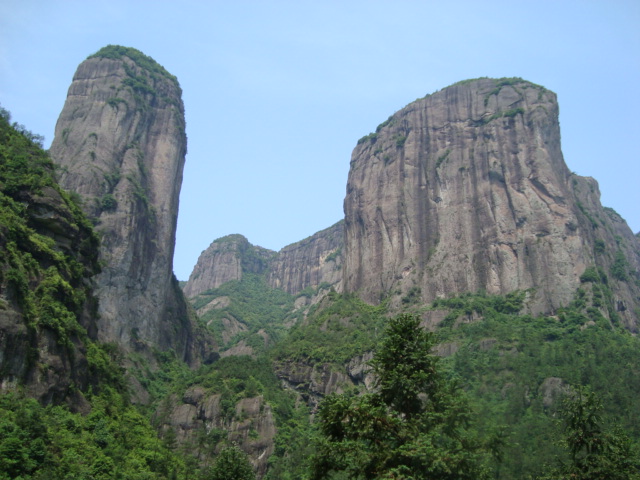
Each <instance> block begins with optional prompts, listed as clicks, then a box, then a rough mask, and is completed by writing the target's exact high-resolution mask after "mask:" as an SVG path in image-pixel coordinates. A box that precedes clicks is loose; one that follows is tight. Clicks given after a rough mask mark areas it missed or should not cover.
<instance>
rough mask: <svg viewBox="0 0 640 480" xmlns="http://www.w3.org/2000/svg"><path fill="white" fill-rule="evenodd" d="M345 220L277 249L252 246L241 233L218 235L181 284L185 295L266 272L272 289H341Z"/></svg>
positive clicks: (298, 290) (296, 291)
mask: <svg viewBox="0 0 640 480" xmlns="http://www.w3.org/2000/svg"><path fill="white" fill-rule="evenodd" d="M343 238H344V222H342V221H340V222H338V223H336V224H335V225H333V226H331V227H329V228H327V229H325V230H322V231H320V232H318V233H315V234H314V235H312V236H310V237H309V238H306V239H305V240H302V241H300V242H297V243H294V244H292V245H288V246H286V247H284V248H283V249H282V250H280V251H279V252H274V251H272V250H267V249H265V248H262V247H257V246H254V245H251V244H250V243H249V241H248V240H247V239H246V238H245V237H243V236H242V235H228V236H226V237H222V238H219V239H218V240H215V241H214V242H212V243H211V245H210V246H209V247H208V248H207V249H206V250H205V251H204V252H202V254H200V257H199V258H198V262H197V263H196V265H195V267H194V269H193V272H192V273H191V275H190V276H189V281H188V282H187V284H186V285H185V287H184V293H185V295H186V296H187V297H188V298H193V297H195V296H196V295H199V294H201V293H203V292H205V291H207V290H209V289H212V288H217V287H219V286H220V285H222V284H223V283H226V282H228V281H230V280H240V279H241V278H242V274H243V272H244V273H257V274H265V275H266V278H267V282H268V283H269V285H270V286H271V287H273V288H279V289H281V290H284V291H285V292H287V293H290V294H292V295H295V294H297V293H300V292H301V291H302V290H304V289H305V288H308V287H312V288H317V287H318V286H320V285H321V284H328V285H331V286H334V288H336V289H340V282H341V280H342V245H343V243H344V240H343Z"/></svg>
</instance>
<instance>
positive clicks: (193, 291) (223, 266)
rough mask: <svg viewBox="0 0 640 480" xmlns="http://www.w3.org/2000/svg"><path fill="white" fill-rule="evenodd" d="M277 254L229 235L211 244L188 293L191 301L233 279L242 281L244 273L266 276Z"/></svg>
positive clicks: (194, 270) (199, 260) (194, 273)
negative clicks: (270, 260)
mask: <svg viewBox="0 0 640 480" xmlns="http://www.w3.org/2000/svg"><path fill="white" fill-rule="evenodd" d="M274 254H275V252H273V251H271V250H267V249H266V248H262V247H256V246H254V245H251V244H250V243H249V241H248V240H247V239H246V238H245V237H243V236H242V235H238V234H235V235H227V236H226V237H222V238H219V239H217V240H214V241H213V242H211V245H209V247H208V248H207V249H206V250H205V251H203V252H202V253H201V254H200V257H199V258H198V262H197V263H196V265H195V267H194V268H193V271H192V272H191V275H190V276H189V281H188V282H187V284H186V285H185V286H184V289H183V290H184V294H185V295H186V296H187V297H189V298H191V297H195V296H196V295H199V294H201V293H203V292H206V291H207V290H210V289H212V288H218V287H219V286H220V285H222V284H223V283H226V282H229V281H231V280H240V279H241V278H242V273H243V272H247V273H264V271H265V269H266V266H267V263H268V261H269V259H270V258H271V257H272V256H273V255H274Z"/></svg>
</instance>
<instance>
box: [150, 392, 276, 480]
mask: <svg viewBox="0 0 640 480" xmlns="http://www.w3.org/2000/svg"><path fill="white" fill-rule="evenodd" d="M156 417H157V418H158V420H159V421H160V424H161V427H160V428H161V430H162V431H163V432H164V434H165V435H166V433H167V432H169V431H173V433H175V435H176V440H177V441H178V442H179V443H180V444H183V445H194V446H195V445H199V447H198V449H197V452H196V453H197V455H198V457H199V459H200V461H201V462H202V463H206V462H208V461H210V457H211V456H212V454H213V452H216V453H219V451H218V450H219V448H220V445H222V444H220V445H219V444H218V442H220V441H221V440H227V441H228V442H233V443H236V444H238V445H239V446H240V447H241V448H242V449H243V450H244V451H245V452H246V453H247V455H248V456H249V458H250V460H251V463H252V464H253V466H254V469H255V471H256V474H257V476H258V478H262V477H263V475H264V474H265V472H266V471H267V467H268V460H269V457H270V455H271V454H272V453H273V451H274V449H275V443H274V440H275V435H276V424H275V418H274V414H273V412H272V410H271V406H270V405H269V403H267V402H266V401H265V399H264V398H263V397H262V396H257V397H251V398H242V399H240V400H238V401H237V402H236V403H235V404H233V403H229V401H228V399H225V398H224V397H223V396H221V395H220V394H211V393H208V392H207V391H206V390H205V389H204V388H202V387H200V386H194V387H190V388H189V389H187V390H186V391H185V393H184V395H183V396H182V398H181V399H178V398H177V397H176V396H173V397H171V398H170V399H169V401H168V402H165V404H164V405H163V406H162V407H161V409H159V410H158V412H157V413H156ZM203 434H204V435H203ZM203 438H206V439H207V440H208V441H207V443H206V444H205V445H203V442H202V439H203Z"/></svg>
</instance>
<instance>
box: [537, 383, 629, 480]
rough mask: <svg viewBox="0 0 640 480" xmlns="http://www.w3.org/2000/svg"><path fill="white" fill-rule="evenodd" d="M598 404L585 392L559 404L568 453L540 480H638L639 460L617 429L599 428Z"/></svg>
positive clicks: (600, 418)
mask: <svg viewBox="0 0 640 480" xmlns="http://www.w3.org/2000/svg"><path fill="white" fill-rule="evenodd" d="M602 410H603V406H602V401H601V400H600V398H599V397H598V396H596V395H595V394H594V393H593V392H591V391H590V390H589V389H585V388H579V389H578V390H577V391H576V392H572V393H571V394H568V395H567V396H566V397H565V399H564V401H563V404H562V409H561V415H562V418H563V423H564V441H563V442H561V446H562V447H564V448H565V449H566V450H567V451H568V453H569V459H568V460H567V461H560V463H559V465H558V466H557V467H556V468H554V469H553V470H552V472H551V473H550V474H549V475H545V476H544V477H543V480H555V479H559V480H560V479H575V480H592V479H603V480H604V479H606V480H638V479H640V457H639V456H638V452H637V451H636V452H634V451H633V450H632V448H633V446H632V444H631V441H630V440H629V438H628V437H627V436H626V435H625V434H624V433H622V432H620V431H619V428H615V427H614V429H613V431H606V430H605V429H603V427H602V416H601V412H602Z"/></svg>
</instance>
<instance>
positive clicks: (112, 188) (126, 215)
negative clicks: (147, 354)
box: [50, 46, 204, 360]
mask: <svg viewBox="0 0 640 480" xmlns="http://www.w3.org/2000/svg"><path fill="white" fill-rule="evenodd" d="M186 142H187V139H186V134H185V121H184V107H183V104H182V99H181V89H180V86H179V84H178V81H177V80H176V78H175V77H174V76H172V75H171V74H169V73H168V72H167V71H166V70H165V69H164V68H163V67H161V66H160V65H159V64H157V63H156V62H155V61H154V60H152V59H151V58H149V57H147V56H145V55H144V54H142V53H141V52H139V51H137V50H134V49H132V48H125V47H118V46H108V47H105V48H103V49H102V50H100V51H99V52H97V53H96V54H94V55H92V56H90V57H89V58H87V60H85V61H84V62H82V63H81V64H80V66H79V67H78V69H77V71H76V73H75V75H74V77H73V81H72V83H71V86H70V88H69V92H68V95H67V99H66V102H65V105H64V108H63V110H62V113H61V114H60V117H59V119H58V123H57V125H56V133H55V139H54V141H53V143H52V145H51V150H50V153H51V157H52V159H53V160H54V162H55V163H56V164H57V165H58V167H59V177H60V183H61V185H62V186H63V187H64V188H66V189H68V190H70V191H73V192H76V193H78V194H80V196H81V197H82V199H83V208H84V210H85V212H86V213H87V214H88V215H89V216H90V217H91V218H92V219H93V221H94V223H95V224H96V229H97V231H98V232H99V234H100V236H101V248H100V259H101V261H102V262H103V264H104V268H103V270H102V273H101V274H100V275H99V276H98V277H97V279H96V283H97V291H96V293H97V296H98V298H99V319H98V337H99V339H100V340H102V341H108V342H117V343H119V344H120V345H123V346H125V347H132V346H134V345H136V346H140V345H141V344H148V345H152V346H157V347H159V348H161V349H167V348H173V349H174V350H175V351H176V352H177V353H178V354H179V355H180V356H181V357H183V358H185V359H187V360H191V359H193V358H194V355H193V349H194V348H196V346H195V344H194V341H195V340H194V338H195V332H194V326H193V322H192V321H190V319H189V314H188V308H187V305H186V302H185V301H184V299H183V297H182V293H181V291H180V290H179V288H178V284H177V281H176V280H175V278H174V277H173V273H172V262H173V252H174V246H175V232H176V221H177V215H178V201H179V193H180V187H181V184H182V172H183V167H184V161H185V154H186V148H187V143H186ZM201 348H204V345H202V344H201V345H199V346H198V347H197V349H201Z"/></svg>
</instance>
